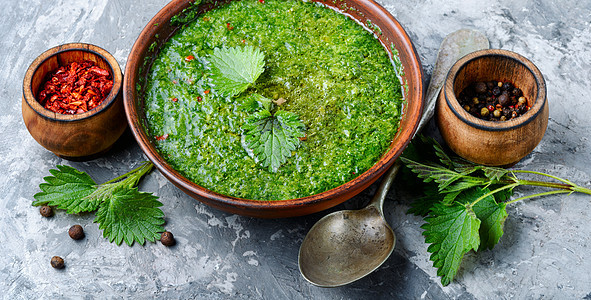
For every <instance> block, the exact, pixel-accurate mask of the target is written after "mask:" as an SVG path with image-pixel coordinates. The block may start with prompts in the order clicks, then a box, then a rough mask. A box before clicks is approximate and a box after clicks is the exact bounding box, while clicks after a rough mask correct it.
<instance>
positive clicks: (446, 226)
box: [421, 203, 480, 286]
mask: <svg viewBox="0 0 591 300" xmlns="http://www.w3.org/2000/svg"><path fill="white" fill-rule="evenodd" d="M425 221H426V222H427V223H426V224H424V225H423V226H422V227H421V228H423V229H424V230H425V232H423V235H424V236H425V242H426V243H429V244H431V245H430V246H429V248H428V249H427V251H429V252H430V253H432V255H431V260H432V261H433V267H435V268H437V275H438V276H441V284H443V285H444V286H445V285H448V284H449V283H450V282H452V280H453V279H454V276H455V275H456V274H457V272H458V269H459V267H460V263H461V262H462V258H463V257H464V254H466V253H467V252H468V251H470V250H474V251H476V250H478V246H479V244H480V238H479V233H478V229H479V227H480V220H479V219H478V218H477V217H476V215H475V214H474V211H472V210H471V209H469V208H467V207H466V206H464V205H461V204H458V203H454V204H453V205H451V206H447V205H443V204H440V203H436V204H435V205H434V206H433V208H432V209H431V213H430V214H429V216H428V217H427V218H425Z"/></svg>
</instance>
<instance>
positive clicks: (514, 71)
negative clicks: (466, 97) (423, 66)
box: [436, 49, 548, 166]
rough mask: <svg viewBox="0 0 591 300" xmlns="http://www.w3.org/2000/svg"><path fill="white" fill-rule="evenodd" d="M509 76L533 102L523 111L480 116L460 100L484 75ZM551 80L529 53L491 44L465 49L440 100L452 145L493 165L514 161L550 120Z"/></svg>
mask: <svg viewBox="0 0 591 300" xmlns="http://www.w3.org/2000/svg"><path fill="white" fill-rule="evenodd" d="M492 80H497V81H509V82H512V83H513V84H515V86H517V87H519V88H520V89H521V90H522V91H523V94H524V96H525V97H526V98H527V100H528V104H529V105H530V106H531V108H530V109H529V111H527V112H526V113H525V114H523V115H522V116H520V117H517V118H514V119H510V120H507V121H504V122H495V121H485V120H481V119H479V118H477V117H475V116H473V115H471V114H469V113H468V112H466V111H465V110H464V109H463V108H462V107H461V105H460V103H459V102H458V100H457V97H458V96H459V94H460V92H461V91H462V90H463V89H464V88H466V87H467V86H468V85H470V84H472V83H474V82H479V81H492ZM547 102H548V101H547V98H546V82H545V80H544V77H543V76H542V73H541V72H540V70H538V68H537V67H536V66H535V65H534V64H533V63H532V62H531V61H529V60H528V59H527V58H525V57H523V56H521V55H519V54H517V53H514V52H511V51H507V50H499V49H489V50H481V51H477V52H474V53H471V54H468V55H466V56H465V57H463V58H462V59H460V60H459V61H458V62H456V64H455V65H454V66H453V67H452V68H451V70H450V71H449V73H448V75H447V78H446V80H445V84H444V86H443V88H442V90H441V93H440V95H439V98H438V101H437V108H436V119H437V124H438V125H439V130H440V132H441V135H442V137H443V139H444V140H445V142H446V143H447V145H448V146H449V147H450V148H451V149H452V150H453V151H454V152H455V153H457V154H458V155H459V156H461V157H463V158H465V159H467V160H469V161H472V162H474V163H478V164H483V165H488V166H511V165H514V164H515V163H517V162H519V161H520V160H521V159H522V158H524V157H525V156H526V155H527V154H529V153H530V152H531V151H532V150H533V149H534V148H535V147H536V146H537V145H538V143H539V142H540V141H541V140H542V137H543V136H544V133H545V132H546V127H547V125H548V103H547Z"/></svg>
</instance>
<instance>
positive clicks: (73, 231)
mask: <svg viewBox="0 0 591 300" xmlns="http://www.w3.org/2000/svg"><path fill="white" fill-rule="evenodd" d="M68 234H69V235H70V237H71V238H72V239H73V240H81V239H83V238H84V229H82V226H80V225H74V226H72V227H70V230H68Z"/></svg>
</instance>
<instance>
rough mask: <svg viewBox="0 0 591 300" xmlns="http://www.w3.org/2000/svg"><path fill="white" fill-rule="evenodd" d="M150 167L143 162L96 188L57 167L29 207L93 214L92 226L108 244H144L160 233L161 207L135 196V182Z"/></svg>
mask: <svg viewBox="0 0 591 300" xmlns="http://www.w3.org/2000/svg"><path fill="white" fill-rule="evenodd" d="M153 167H154V165H153V164H152V163H150V162H144V163H143V164H142V165H141V166H140V167H138V168H136V169H134V170H132V171H129V172H127V173H126V174H124V175H121V176H119V177H117V178H114V179H112V180H110V181H107V182H105V183H103V184H101V185H97V184H96V183H95V182H94V180H92V178H90V176H88V174H86V173H84V172H80V171H78V170H76V169H74V168H72V167H68V166H59V165H58V166H57V168H58V169H57V170H49V172H50V173H51V174H52V175H53V176H48V177H45V178H44V179H45V181H46V183H42V184H40V185H39V187H40V188H41V190H42V192H40V193H37V194H36V195H34V197H35V199H36V201H34V202H33V205H35V206H38V205H51V206H55V207H56V208H57V209H65V210H67V213H70V214H73V213H79V212H83V211H96V210H97V209H98V211H97V212H96V217H95V222H96V223H99V228H100V229H103V230H104V231H103V235H104V236H105V237H107V238H109V241H110V242H113V241H115V242H116V243H117V245H120V244H121V242H122V241H123V240H125V242H126V243H127V244H128V245H130V246H131V245H132V244H133V242H134V241H137V242H138V243H140V244H142V245H143V244H144V242H145V240H149V241H151V242H154V240H155V239H156V238H158V233H159V232H163V231H164V228H163V227H162V226H161V225H162V224H164V213H163V212H162V210H160V208H158V207H160V206H162V203H160V202H158V201H157V200H156V199H158V197H156V196H153V195H152V194H150V193H141V192H138V190H137V188H134V186H136V185H137V183H138V182H139V180H140V179H141V178H142V177H143V176H144V175H145V174H146V173H148V172H150V170H151V169H152V168H153Z"/></svg>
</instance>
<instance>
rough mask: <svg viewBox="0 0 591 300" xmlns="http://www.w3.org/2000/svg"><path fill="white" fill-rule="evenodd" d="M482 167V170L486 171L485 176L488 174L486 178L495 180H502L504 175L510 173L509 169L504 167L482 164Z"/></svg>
mask: <svg viewBox="0 0 591 300" xmlns="http://www.w3.org/2000/svg"><path fill="white" fill-rule="evenodd" d="M481 169H482V172H484V176H486V178H488V179H490V180H495V181H499V180H501V179H502V178H503V176H505V175H507V173H509V170H507V169H503V168H496V167H488V166H482V167H481Z"/></svg>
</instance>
